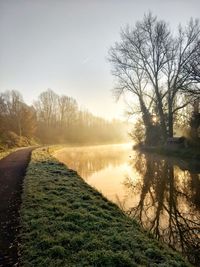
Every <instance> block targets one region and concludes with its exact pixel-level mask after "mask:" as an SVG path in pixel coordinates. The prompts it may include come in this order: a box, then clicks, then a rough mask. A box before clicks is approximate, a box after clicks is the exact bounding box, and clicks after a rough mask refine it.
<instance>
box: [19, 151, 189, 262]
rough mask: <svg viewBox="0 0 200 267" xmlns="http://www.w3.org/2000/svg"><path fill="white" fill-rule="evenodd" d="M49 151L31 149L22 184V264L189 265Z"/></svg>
mask: <svg viewBox="0 0 200 267" xmlns="http://www.w3.org/2000/svg"><path fill="white" fill-rule="evenodd" d="M50 150H51V149H50ZM48 151H49V149H47V148H40V149H37V150H35V151H34V152H33V153H32V158H31V162H30V164H29V167H28V170H27V174H26V178H25V182H24V191H23V201H22V207H21V212H20V214H21V226H22V228H21V245H20V255H21V256H20V257H21V265H22V266H29V267H31V266H34V267H37V266H42V267H45V266H49V267H51V266H52V267H58V266H62V267H63V266H70V267H72V266H76V267H77V266H81V267H82V266H109V267H110V266H170V267H173V266H174V267H177V266H189V264H187V263H185V262H184V260H183V259H182V258H181V257H180V256H179V254H177V253H175V252H173V251H172V250H170V249H168V248H167V247H164V245H162V244H160V243H158V242H157V241H156V240H155V239H153V238H152V236H151V235H150V234H149V233H148V232H144V231H143V230H142V229H141V228H140V226H139V225H138V224H137V223H136V222H135V221H134V220H132V219H131V218H129V217H127V216H126V215H125V214H124V213H123V212H122V211H121V210H120V209H119V208H118V207H117V206H116V205H115V204H112V203H111V202H109V201H108V200H107V199H106V198H104V197H103V196H102V194H101V193H99V192H97V191H96V190H95V189H93V188H92V187H90V186H89V185H87V184H86V183H85V182H84V181H83V179H82V178H81V177H80V176H79V175H78V174H77V173H76V172H75V171H73V170H70V169H68V168H67V167H66V166H64V165H63V164H61V163H59V162H58V161H57V160H55V158H53V157H52V156H51V155H50V154H49V152H48Z"/></svg>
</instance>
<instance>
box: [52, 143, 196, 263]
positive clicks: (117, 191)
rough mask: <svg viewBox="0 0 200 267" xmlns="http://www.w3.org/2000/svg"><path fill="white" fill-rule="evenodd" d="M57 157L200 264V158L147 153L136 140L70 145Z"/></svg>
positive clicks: (146, 226) (163, 238)
mask: <svg viewBox="0 0 200 267" xmlns="http://www.w3.org/2000/svg"><path fill="white" fill-rule="evenodd" d="M55 156H56V157H57V159H59V160H60V161H61V162H63V163H65V164H66V165H67V166H68V167H69V168H71V169H74V170H76V171H77V172H78V173H79V175H80V176H81V177H82V178H83V179H84V180H85V181H86V182H87V183H88V184H89V185H91V186H93V187H95V188H96V189H97V190H99V191H100V192H101V193H102V194H103V195H104V196H106V197H107V198H108V199H109V200H111V201H112V202H114V203H116V204H117V205H118V206H119V207H120V208H121V209H123V210H124V211H126V212H127V213H128V214H129V216H132V217H134V218H136V219H137V220H138V221H139V223H140V225H142V226H143V227H144V228H145V229H148V230H149V231H151V232H152V233H153V235H154V236H155V237H156V238H157V239H159V240H161V241H163V242H165V243H167V244H168V245H169V246H171V247H172V248H175V249H177V250H179V251H181V253H182V254H183V255H184V256H185V257H187V258H188V259H189V261H190V262H191V263H193V264H194V265H196V266H198V264H199V263H200V258H199V249H200V247H199V244H200V239H199V238H200V162H194V161H193V162H192V161H191V162H190V161H187V162H185V161H182V160H178V159H171V158H166V157H161V156H156V155H153V154H141V153H139V152H136V151H134V150H132V145H131V144H120V145H118V144H117V145H99V146H86V147H68V148H63V149H61V150H59V151H57V152H56V153H55Z"/></svg>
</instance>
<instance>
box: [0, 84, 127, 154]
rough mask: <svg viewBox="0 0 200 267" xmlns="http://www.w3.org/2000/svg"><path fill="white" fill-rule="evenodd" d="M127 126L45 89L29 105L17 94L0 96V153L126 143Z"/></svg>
mask: <svg viewBox="0 0 200 267" xmlns="http://www.w3.org/2000/svg"><path fill="white" fill-rule="evenodd" d="M127 140H128V137H127V124H126V123H124V122H122V121H119V120H113V121H108V120H106V119H103V118H100V117H97V116H94V115H92V114H91V113H90V112H88V111H86V110H82V109H80V107H79V106H78V104H77V102H76V100H75V99H73V98H71V97H68V96H65V95H62V96H59V95H57V94H56V93H55V92H53V91H52V90H50V89H48V90H47V91H45V92H42V93H41V94H40V95H39V97H38V99H37V100H36V101H35V102H34V103H33V105H31V106H29V105H27V104H26V103H25V102H24V100H23V97H22V95H21V94H20V93H19V92H18V91H14V90H13V91H6V92H4V93H1V94H0V150H5V149H7V148H12V147H21V146H29V145H35V144H36V143H42V144H52V143H53V144H55V143H65V144H98V143H101V144H102V143H116V142H124V141H127Z"/></svg>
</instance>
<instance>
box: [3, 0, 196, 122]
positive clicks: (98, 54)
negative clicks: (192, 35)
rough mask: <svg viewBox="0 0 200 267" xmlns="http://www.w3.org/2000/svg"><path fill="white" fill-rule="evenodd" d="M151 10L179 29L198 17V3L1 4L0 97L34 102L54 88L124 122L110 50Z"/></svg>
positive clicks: (71, 0)
mask: <svg viewBox="0 0 200 267" xmlns="http://www.w3.org/2000/svg"><path fill="white" fill-rule="evenodd" d="M150 10H151V11H152V12H153V13H154V14H156V15H157V16H158V17H159V18H163V19H165V20H166V21H168V22H169V23H170V24H171V26H172V27H175V26H176V25H177V24H179V23H180V22H181V23H185V22H186V21H188V20H189V18H190V17H196V18H198V17H199V16H200V0H165V1H164V0H163V1H161V0H0V38H1V39H0V40H1V41H0V92H2V91H4V90H10V89H16V90H19V91H20V92H21V93H22V94H23V96H24V99H25V101H26V102H28V103H31V102H32V100H33V99H36V98H37V96H38V95H39V94H40V92H42V91H44V90H46V89H47V88H51V89H53V90H54V91H55V92H57V93H58V94H66V95H68V96H72V97H74V98H75V99H76V100H77V101H78V103H79V104H80V105H81V106H82V107H85V108H88V109H89V110H90V111H92V112H93V113H94V114H96V115H101V116H105V117H107V118H112V117H120V116H121V115H122V114H123V107H122V104H120V103H119V104H116V103H115V101H114V99H113V97H112V93H111V89H112V88H113V78H112V76H111V74H110V65H109V63H108V62H107V60H106V57H107V54H108V49H109V48H110V46H111V45H113V44H114V42H115V41H117V40H119V32H120V28H121V27H123V26H125V25H126V24H127V23H129V24H132V25H134V24H135V22H136V21H137V20H138V19H142V18H143V15H144V13H147V12H148V11H150Z"/></svg>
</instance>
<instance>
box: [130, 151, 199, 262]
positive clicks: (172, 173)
mask: <svg viewBox="0 0 200 267" xmlns="http://www.w3.org/2000/svg"><path fill="white" fill-rule="evenodd" d="M132 164H134V168H135V169H136V170H137V171H138V172H139V173H140V174H141V177H142V179H141V180H139V181H137V182H136V183H134V180H131V179H130V178H129V179H126V181H125V185H126V187H127V188H129V189H130V190H131V191H132V193H134V194H135V193H138V194H139V195H140V198H139V202H138V203H137V205H136V206H135V207H132V208H131V209H130V210H129V213H130V214H131V215H132V216H134V217H136V218H138V219H139V221H140V222H141V224H142V225H143V227H144V228H146V229H149V230H150V231H151V232H152V233H153V234H154V235H155V236H156V237H157V238H158V239H161V240H163V241H164V242H167V243H168V244H169V245H170V246H171V247H173V248H176V249H178V250H181V251H182V252H183V254H184V255H186V256H187V257H188V259H189V260H190V261H191V262H192V263H194V264H196V265H198V263H199V260H200V258H199V241H200V239H199V232H198V231H199V230H200V228H199V227H200V225H199V222H200V216H199V207H200V200H199V196H200V180H199V178H200V175H199V174H195V173H190V172H189V171H184V172H183V171H181V170H180V169H179V168H178V167H174V166H173V165H172V164H171V163H169V162H168V161H167V160H163V159H158V158H157V159H155V156H153V155H148V156H147V155H146V156H144V155H138V158H137V160H136V161H135V162H134V163H133V162H132Z"/></svg>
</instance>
